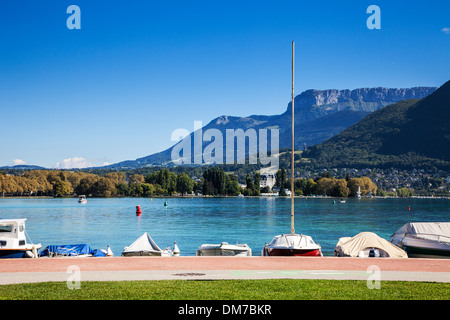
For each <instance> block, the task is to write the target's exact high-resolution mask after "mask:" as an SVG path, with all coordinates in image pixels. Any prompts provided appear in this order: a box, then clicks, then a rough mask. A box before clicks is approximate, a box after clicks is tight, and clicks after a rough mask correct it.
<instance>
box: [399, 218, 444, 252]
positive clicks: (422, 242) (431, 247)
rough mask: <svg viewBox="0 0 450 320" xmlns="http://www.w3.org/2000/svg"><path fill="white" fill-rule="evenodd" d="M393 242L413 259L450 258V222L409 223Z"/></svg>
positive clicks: (400, 230)
mask: <svg viewBox="0 0 450 320" xmlns="http://www.w3.org/2000/svg"><path fill="white" fill-rule="evenodd" d="M391 242H392V243H393V244H395V245H396V246H398V247H400V248H402V249H403V250H405V251H406V252H407V253H408V256H409V257H412V258H450V222H409V223H407V224H405V225H403V226H402V227H401V228H400V229H398V230H397V231H396V232H395V233H394V234H393V235H392V236H391Z"/></svg>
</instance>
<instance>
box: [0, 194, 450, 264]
mask: <svg viewBox="0 0 450 320" xmlns="http://www.w3.org/2000/svg"><path fill="white" fill-rule="evenodd" d="M165 201H167V203H168V206H167V207H165V206H164V202H165ZM137 205H140V206H141V209H142V215H141V216H140V217H138V216H136V206H137ZM408 206H409V207H410V210H408ZM449 209H450V200H449V199H375V198H373V199H348V200H347V203H345V204H339V203H336V204H333V200H332V199H319V198H308V199H305V198H297V199H295V231H296V233H303V234H307V235H310V236H312V237H313V239H314V240H315V241H316V242H317V243H319V244H320V245H321V246H322V251H323V254H324V255H325V256H331V255H333V252H334V247H335V245H336V243H337V241H338V240H339V238H340V237H349V236H354V235H356V234H357V233H359V232H362V231H371V232H375V233H376V234H378V235H379V236H380V237H383V238H385V239H386V240H389V238H390V236H391V235H392V234H393V233H394V232H395V231H396V230H397V229H399V228H400V227H401V226H402V225H404V224H405V223H407V222H426V221H435V222H438V221H440V222H442V221H449ZM0 218H2V219H10V218H27V219H28V220H27V222H26V231H27V233H28V235H29V237H30V238H31V240H32V242H33V243H41V244H42V245H43V248H45V247H46V246H48V245H53V244H75V243H87V244H89V245H90V246H91V247H92V248H93V249H106V247H107V245H108V244H109V245H110V246H111V249H112V251H113V253H114V255H115V256H120V255H121V253H122V251H123V248H124V247H125V246H129V245H130V244H131V243H133V241H134V240H136V239H137V238H138V237H139V236H141V235H142V234H143V233H144V232H148V233H149V234H150V236H151V237H152V238H153V240H154V241H155V242H156V243H157V244H158V246H159V247H160V248H162V249H164V248H166V247H167V246H171V247H173V244H174V242H175V241H176V242H177V244H178V247H179V248H180V251H181V255H182V256H183V255H184V256H193V255H195V252H196V250H197V248H198V247H199V246H200V245H201V244H204V243H220V242H224V241H225V242H228V243H230V244H231V243H232V244H234V243H236V242H238V243H247V244H248V245H249V246H250V248H251V249H252V253H253V255H255V256H256V255H261V249H262V247H263V246H264V244H265V243H268V242H270V241H271V240H272V238H273V237H274V236H275V235H278V234H281V233H290V199H289V198H286V199H285V198H167V199H163V198H154V199H152V201H150V199H149V198H111V199H93V198H91V199H88V202H87V203H86V204H79V203H78V201H77V199H7V198H4V199H2V198H0Z"/></svg>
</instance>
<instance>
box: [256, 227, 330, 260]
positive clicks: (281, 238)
mask: <svg viewBox="0 0 450 320" xmlns="http://www.w3.org/2000/svg"><path fill="white" fill-rule="evenodd" d="M262 255H263V256H310V257H321V256H322V250H321V247H320V246H319V245H318V244H316V243H315V242H314V241H313V239H312V238H311V237H310V236H307V235H304V234H296V233H294V234H292V233H289V234H281V235H278V236H275V237H274V238H273V239H272V241H271V242H270V243H269V244H266V245H265V246H264V248H263V251H262Z"/></svg>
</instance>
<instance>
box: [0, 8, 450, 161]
mask: <svg viewBox="0 0 450 320" xmlns="http://www.w3.org/2000/svg"><path fill="white" fill-rule="evenodd" d="M70 5H77V6H79V8H80V9H81V29H79V30H77V29H73V30H69V29H68V28H67V25H66V21H67V19H68V18H69V17H70V16H71V14H68V13H67V12H66V11H67V8H68V7H69V6H70ZM370 5H377V6H379V8H380V9H381V20H380V21H381V29H379V30H376V29H375V30H370V29H368V28H367V25H366V20H367V19H368V18H369V17H370V14H367V13H366V10H367V8H368V7H369V6H370ZM292 40H294V41H295V44H296V72H295V92H296V94H300V93H301V92H302V91H304V90H307V89H356V88H362V87H380V86H382V87H400V88H407V87H414V86H440V85H442V84H443V83H444V82H446V81H448V80H449V79H450V1H447V0H428V1H412V0H410V1H403V0H396V1H392V0H390V1H381V0H370V1H365V0H355V1H345V0H342V1H335V0H321V1H301V0H295V1H285V0H277V1H265V0H258V1H254V0H208V1H202V0H190V1H186V0H183V1H178V0H172V1H153V0H146V1H135V0H128V1H115V0H108V1H100V0H70V1H66V0H33V1H13V0H1V1H0V117H1V120H0V124H1V125H0V136H1V151H0V166H3V165H13V164H21V163H27V164H34V165H41V166H45V167H48V168H53V167H62V168H68V167H85V166H100V165H103V164H104V163H117V162H119V161H123V160H134V159H136V158H139V157H143V156H146V155H149V154H152V153H155V152H159V151H162V150H164V149H166V148H168V147H170V146H171V145H172V144H173V142H172V141H171V140H170V138H171V133H172V132H173V131H174V130H175V129H178V128H185V129H188V130H189V131H192V130H193V123H194V121H196V120H198V121H203V124H204V125H206V124H207V123H208V122H210V121H211V120H212V119H214V118H215V117H217V116H220V115H233V116H248V115H252V114H265V115H272V114H280V113H282V112H284V111H285V109H286V107H287V104H288V102H289V101H290V92H291V87H290V86H291V84H290V81H291V42H292Z"/></svg>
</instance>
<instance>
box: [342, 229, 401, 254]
mask: <svg viewBox="0 0 450 320" xmlns="http://www.w3.org/2000/svg"><path fill="white" fill-rule="evenodd" d="M334 255H335V256H337V257H359V258H408V255H407V254H406V252H405V251H403V250H402V249H401V248H399V247H397V246H395V245H393V244H392V243H390V242H389V241H387V240H386V239H383V238H381V237H379V236H378V235H376V234H375V233H373V232H361V233H358V234H357V235H356V236H354V237H343V238H340V239H339V241H338V243H337V244H336V247H335V249H334Z"/></svg>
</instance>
